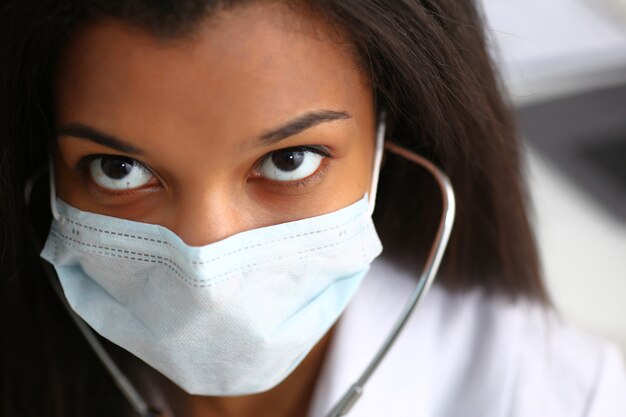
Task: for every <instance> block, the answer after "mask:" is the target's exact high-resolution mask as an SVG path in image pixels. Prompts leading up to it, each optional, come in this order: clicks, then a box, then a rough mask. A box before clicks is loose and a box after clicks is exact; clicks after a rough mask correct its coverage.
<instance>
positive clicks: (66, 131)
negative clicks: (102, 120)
mask: <svg viewBox="0 0 626 417" xmlns="http://www.w3.org/2000/svg"><path fill="white" fill-rule="evenodd" d="M57 135H59V136H72V137H74V138H78V139H85V140H90V141H92V142H95V143H98V144H100V145H103V146H106V147H107V148H111V149H115V150H117V151H120V152H125V153H133V154H143V151H142V150H141V149H138V148H136V147H134V146H132V145H129V144H128V143H126V142H124V141H123V140H121V139H119V138H117V137H115V136H113V135H109V134H108V133H104V132H101V131H99V130H97V129H94V128H93V127H89V126H87V125H84V124H82V123H72V124H69V125H66V126H61V127H60V128H59V129H58V130H57Z"/></svg>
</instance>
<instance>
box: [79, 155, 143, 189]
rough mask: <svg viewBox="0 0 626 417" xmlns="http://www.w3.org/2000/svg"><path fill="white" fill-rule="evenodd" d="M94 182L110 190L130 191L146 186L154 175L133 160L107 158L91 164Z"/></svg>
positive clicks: (95, 160) (97, 159)
mask: <svg viewBox="0 0 626 417" xmlns="http://www.w3.org/2000/svg"><path fill="white" fill-rule="evenodd" d="M89 171H90V172H91V178H92V179H93V181H94V182H95V183H96V184H98V185H99V186H100V187H102V188H106V189H108V190H130V189H133V188H139V187H141V186H144V185H146V184H147V183H148V182H150V180H151V179H152V173H151V172H150V170H148V169H147V168H146V167H144V166H143V165H142V164H140V163H139V162H137V161H135V160H134V159H132V158H124V157H119V156H106V157H104V156H103V157H100V158H96V159H94V160H93V161H91V163H90V164H89Z"/></svg>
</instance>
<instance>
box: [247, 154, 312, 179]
mask: <svg viewBox="0 0 626 417" xmlns="http://www.w3.org/2000/svg"><path fill="white" fill-rule="evenodd" d="M323 158H324V157H323V156H322V155H320V154H319V153H317V152H314V151H312V150H307V149H304V148H290V149H282V150H279V151H275V152H272V153H271V154H270V155H269V156H268V157H267V158H266V159H265V161H263V164H262V165H261V168H260V169H259V173H260V174H261V175H262V176H263V177H265V178H267V179H270V180H274V181H297V180H301V179H303V178H306V177H308V176H309V175H311V174H313V173H315V171H317V169H318V168H319V167H320V165H321V163H322V159H323Z"/></svg>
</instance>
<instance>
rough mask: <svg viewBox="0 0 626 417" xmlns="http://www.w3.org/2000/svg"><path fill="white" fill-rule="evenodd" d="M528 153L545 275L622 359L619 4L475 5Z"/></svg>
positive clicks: (625, 138) (539, 1) (625, 213)
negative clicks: (480, 9) (483, 20)
mask: <svg viewBox="0 0 626 417" xmlns="http://www.w3.org/2000/svg"><path fill="white" fill-rule="evenodd" d="M479 1H481V2H482V6H483V10H484V13H485V17H486V19H487V32H488V37H489V39H490V42H491V48H492V51H493V54H494V58H495V60H496V62H497V63H498V66H499V68H500V71H501V73H502V78H503V80H504V83H505V86H506V88H507V90H508V93H509V95H510V100H511V101H512V103H513V104H514V106H515V109H516V114H517V119H518V125H519V127H520V130H521V132H522V135H523V137H524V139H525V142H526V146H527V148H528V160H527V181H528V188H529V192H530V197H531V199H532V203H533V207H534V213H533V214H532V216H533V223H534V227H535V231H536V235H537V239H538V244H539V249H540V252H541V256H542V261H543V266H544V275H545V277H546V280H547V284H548V289H549V291H550V293H551V295H552V297H553V300H554V302H555V304H556V306H557V309H558V310H559V311H560V312H561V313H562V315H563V316H564V317H565V319H566V320H567V321H569V322H570V323H573V324H574V325H576V326H577V327H579V328H582V329H584V330H586V331H588V332H590V333H594V334H596V335H599V336H601V337H604V338H606V339H610V340H612V341H614V342H615V343H617V344H618V345H619V346H620V347H621V348H622V352H624V354H625V356H626V0H524V1H520V0H479Z"/></svg>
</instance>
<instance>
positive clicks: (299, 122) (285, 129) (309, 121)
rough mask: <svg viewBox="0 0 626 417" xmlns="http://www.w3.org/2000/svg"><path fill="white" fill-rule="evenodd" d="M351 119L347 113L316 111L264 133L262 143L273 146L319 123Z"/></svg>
mask: <svg viewBox="0 0 626 417" xmlns="http://www.w3.org/2000/svg"><path fill="white" fill-rule="evenodd" d="M351 117H352V116H350V114H349V113H347V112H345V111H333V110H316V111H311V112H307V113H305V114H303V115H301V116H298V117H296V118H295V119H293V120H292V121H290V122H287V123H286V124H285V125H283V126H281V127H279V128H277V129H273V130H270V131H269V132H267V133H264V134H263V135H261V141H263V142H264V144H272V143H275V142H278V141H279V140H283V139H285V138H288V137H289V136H293V135H295V134H297V133H300V132H302V131H304V130H306V129H309V128H311V127H313V126H315V125H317V124H319V123H323V122H330V121H333V120H340V119H349V118H351Z"/></svg>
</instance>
